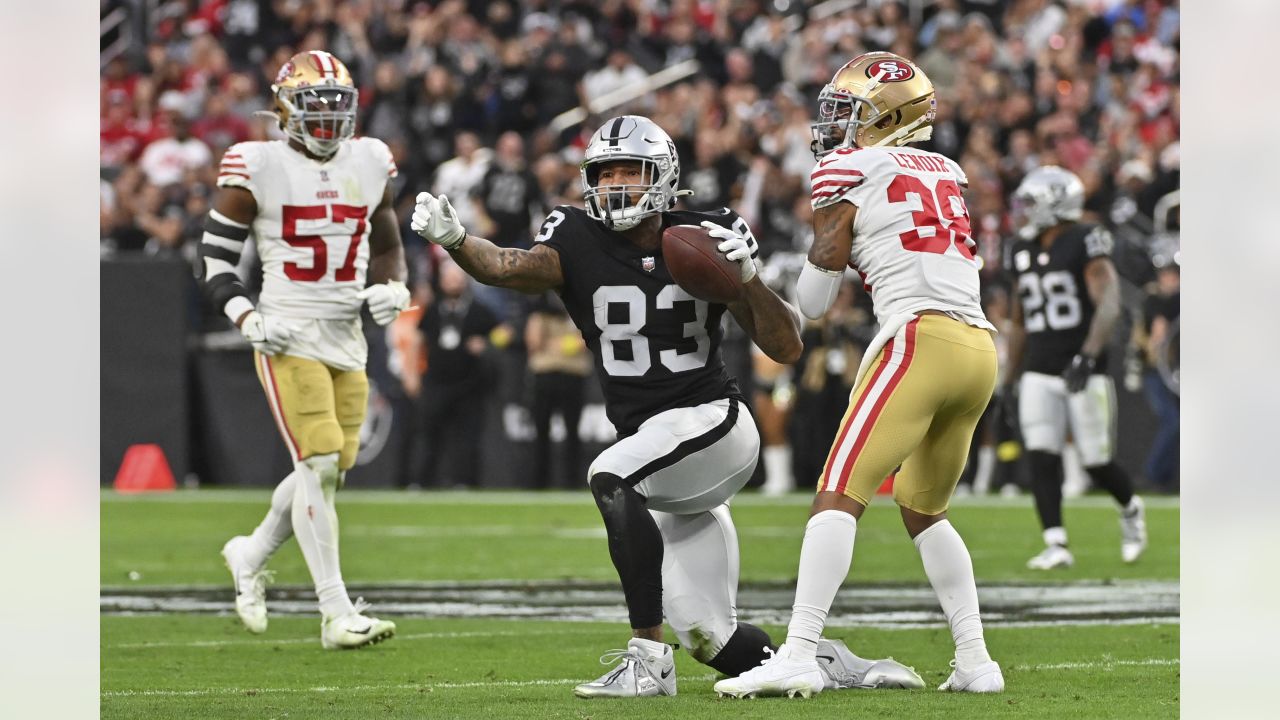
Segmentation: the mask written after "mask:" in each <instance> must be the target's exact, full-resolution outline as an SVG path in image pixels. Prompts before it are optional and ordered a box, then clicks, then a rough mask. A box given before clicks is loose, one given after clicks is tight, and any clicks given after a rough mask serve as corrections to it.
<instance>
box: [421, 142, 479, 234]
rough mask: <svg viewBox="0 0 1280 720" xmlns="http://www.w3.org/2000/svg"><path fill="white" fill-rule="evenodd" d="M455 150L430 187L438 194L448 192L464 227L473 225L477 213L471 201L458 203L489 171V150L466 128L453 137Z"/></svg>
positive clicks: (469, 193)
mask: <svg viewBox="0 0 1280 720" xmlns="http://www.w3.org/2000/svg"><path fill="white" fill-rule="evenodd" d="M453 144H454V148H455V152H456V153H457V154H456V155H455V156H454V157H453V158H452V159H451V160H448V161H446V162H444V163H443V164H442V165H440V168H439V169H438V170H437V171H436V181H435V183H434V184H433V186H432V189H433V190H434V191H435V193H436V194H437V195H447V196H449V197H451V198H455V199H456V200H458V201H459V202H457V203H456V204H455V205H454V208H455V209H456V210H457V212H458V220H459V221H461V222H462V225H463V227H476V223H477V221H478V220H479V217H480V216H479V215H478V214H477V213H476V211H475V207H474V205H472V203H470V202H461V201H462V200H463V199H464V198H469V197H471V194H472V193H473V192H474V191H475V189H476V187H478V186H479V185H480V182H481V181H482V180H484V177H485V174H486V173H487V172H488V171H489V158H490V157H491V155H492V153H491V152H490V151H489V150H488V149H486V148H481V147H480V140H479V138H477V137H476V134H475V133H473V132H469V131H466V130H464V131H462V132H459V133H458V134H457V135H455V136H454V140H453Z"/></svg>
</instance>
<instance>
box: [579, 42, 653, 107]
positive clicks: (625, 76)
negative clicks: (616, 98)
mask: <svg viewBox="0 0 1280 720" xmlns="http://www.w3.org/2000/svg"><path fill="white" fill-rule="evenodd" d="M647 77H648V73H646V72H645V71H644V70H643V69H642V68H641V67H640V66H639V65H637V64H636V63H635V61H634V60H632V59H631V53H629V52H627V51H626V50H623V49H622V48H614V50H613V51H612V52H610V53H609V62H608V64H606V65H605V66H604V67H603V68H600V69H599V70H596V71H594V72H590V73H587V76H586V77H585V78H583V80H582V94H583V103H584V104H588V103H592V102H595V101H597V100H599V99H600V98H602V97H604V96H605V95H608V94H609V93H612V92H614V91H616V90H621V89H622V88H633V87H635V86H636V85H638V84H639V83H641V82H644V80H645V78H647Z"/></svg>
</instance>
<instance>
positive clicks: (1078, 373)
mask: <svg viewBox="0 0 1280 720" xmlns="http://www.w3.org/2000/svg"><path fill="white" fill-rule="evenodd" d="M1094 362H1095V361H1094V359H1093V358H1091V357H1089V356H1088V355H1076V356H1075V357H1073V358H1071V364H1070V365H1068V366H1067V369H1066V370H1063V371H1062V379H1063V380H1066V381H1067V392H1068V393H1078V392H1080V391H1081V390H1083V389H1084V386H1085V383H1087V382H1088V381H1089V376H1090V375H1092V374H1093V365H1094Z"/></svg>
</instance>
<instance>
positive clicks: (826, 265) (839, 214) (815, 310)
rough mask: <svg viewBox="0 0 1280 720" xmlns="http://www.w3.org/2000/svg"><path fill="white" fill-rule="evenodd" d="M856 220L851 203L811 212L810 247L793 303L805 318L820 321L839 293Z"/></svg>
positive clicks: (827, 206) (855, 210)
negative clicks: (811, 240)
mask: <svg viewBox="0 0 1280 720" xmlns="http://www.w3.org/2000/svg"><path fill="white" fill-rule="evenodd" d="M857 216H858V206H857V205H854V204H853V203H851V202H837V203H832V204H830V205H825V206H823V207H819V208H817V209H816V210H814V211H813V245H812V246H810V247H809V257H808V259H807V260H806V261H805V264H804V268H803V269H802V270H801V271H800V279H799V280H797V281H796V300H797V302H798V303H799V305H800V312H802V313H804V314H805V317H808V318H812V319H814V320H817V319H819V318H821V317H822V316H823V315H825V314H826V313H827V310H828V309H830V308H831V303H833V302H835V300H836V295H838V294H839V293H840V281H841V279H842V278H843V277H844V270H845V268H846V267H848V265H849V250H850V249H851V248H852V246H853V221H854V218H856V217H857Z"/></svg>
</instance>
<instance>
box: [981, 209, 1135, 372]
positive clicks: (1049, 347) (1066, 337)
mask: <svg viewBox="0 0 1280 720" xmlns="http://www.w3.org/2000/svg"><path fill="white" fill-rule="evenodd" d="M1112 244H1113V243H1112V238H1111V233H1109V232H1107V229H1106V228H1104V227H1100V226H1098V225H1091V224H1087V223H1076V224H1074V225H1070V226H1068V227H1066V228H1064V229H1063V231H1062V232H1060V233H1058V236H1057V237H1056V238H1054V239H1053V244H1052V245H1051V246H1049V248H1048V249H1044V248H1043V247H1041V245H1040V241H1039V240H1030V241H1028V240H1019V241H1018V242H1016V243H1014V245H1013V247H1012V248H1010V249H1009V257H1008V259H1007V260H1006V262H1005V266H1006V267H1010V268H1012V269H1013V273H1014V277H1015V279H1016V286H1017V292H1018V302H1019V303H1020V304H1021V305H1022V324H1023V327H1024V328H1026V333H1027V342H1026V358H1025V361H1024V363H1023V369H1024V370H1026V371H1027V372H1035V373H1044V374H1046V375H1059V374H1061V373H1062V371H1064V370H1066V369H1067V366H1068V365H1070V364H1071V358H1072V357H1074V356H1075V354H1076V353H1078V352H1080V348H1081V346H1083V345H1084V340H1085V337H1086V336H1087V335H1088V334H1089V325H1090V324H1091V323H1092V322H1093V312H1094V306H1093V300H1092V298H1090V297H1089V292H1088V287H1087V286H1086V285H1085V281H1084V269H1085V266H1086V265H1088V264H1089V263H1090V262H1091V261H1092V260H1094V259H1095V258H1101V257H1110V256H1111V247H1112ZM1097 367H1098V368H1101V369H1105V368H1106V367H1107V354H1106V352H1105V351H1104V352H1103V353H1101V354H1100V355H1099V356H1098V358H1097ZM1100 371H1101V370H1100Z"/></svg>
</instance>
